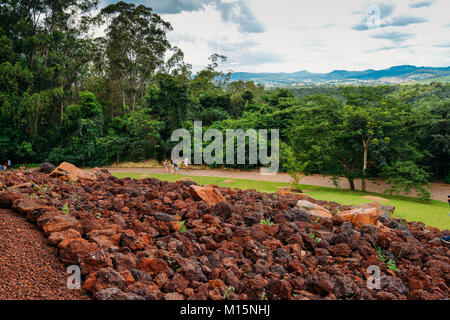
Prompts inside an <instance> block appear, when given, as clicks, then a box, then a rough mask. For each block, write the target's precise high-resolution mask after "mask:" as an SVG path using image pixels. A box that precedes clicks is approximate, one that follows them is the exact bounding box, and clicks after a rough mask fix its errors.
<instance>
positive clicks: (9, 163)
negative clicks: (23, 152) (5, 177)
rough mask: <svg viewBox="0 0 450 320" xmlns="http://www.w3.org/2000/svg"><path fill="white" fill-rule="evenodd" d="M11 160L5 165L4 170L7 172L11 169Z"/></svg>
mask: <svg viewBox="0 0 450 320" xmlns="http://www.w3.org/2000/svg"><path fill="white" fill-rule="evenodd" d="M11 165H12V164H11V160H8V162H7V165H6V169H7V170H9V169H11Z"/></svg>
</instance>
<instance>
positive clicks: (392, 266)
mask: <svg viewBox="0 0 450 320" xmlns="http://www.w3.org/2000/svg"><path fill="white" fill-rule="evenodd" d="M377 253H378V257H379V258H380V260H381V261H382V262H383V263H384V264H385V265H386V267H388V269H390V270H392V271H398V268H397V263H396V262H395V260H393V259H388V258H386V257H385V256H384V255H383V254H382V253H381V248H378V249H377Z"/></svg>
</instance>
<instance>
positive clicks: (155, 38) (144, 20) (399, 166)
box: [0, 0, 450, 198]
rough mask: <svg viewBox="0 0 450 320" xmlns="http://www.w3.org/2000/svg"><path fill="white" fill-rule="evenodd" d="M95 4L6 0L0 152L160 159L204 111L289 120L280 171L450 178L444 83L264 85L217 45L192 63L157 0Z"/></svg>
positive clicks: (398, 186)
mask: <svg viewBox="0 0 450 320" xmlns="http://www.w3.org/2000/svg"><path fill="white" fill-rule="evenodd" d="M74 5H76V8H78V9H76V10H74V8H75V7H74ZM97 7H98V1H96V0H69V1H62V0H20V1H19V0H2V2H1V4H0V161H3V162H4V161H6V160H7V159H11V160H12V161H13V162H14V163H22V162H24V163H40V162H43V161H50V162H53V163H56V164H58V163H59V162H61V161H69V162H72V163H74V164H76V165H80V166H101V165H109V164H112V163H113V162H122V161H140V160H144V159H158V160H162V159H164V158H168V157H170V153H171V150H172V148H173V146H174V145H175V144H176V143H175V142H171V141H170V138H171V134H172V132H173V131H174V130H175V129H178V128H185V129H188V130H193V121H200V120H201V121H203V129H204V130H207V129H209V128H216V129H219V130H225V129H238V128H242V129H245V130H247V129H256V130H257V129H280V139H281V141H282V142H281V149H280V157H281V159H280V160H281V166H282V169H283V170H285V171H289V172H293V171H297V170H300V169H301V171H305V172H306V173H322V174H330V175H335V176H341V177H345V178H347V179H348V181H349V183H350V185H351V186H352V188H354V180H355V179H361V178H362V179H370V178H375V177H383V178H386V179H388V180H389V182H391V183H392V188H391V190H389V191H391V192H394V193H395V192H399V191H407V190H409V189H412V188H413V189H416V190H418V191H419V192H420V194H421V196H422V197H423V198H427V197H428V194H427V191H426V189H425V188H424V187H423V186H424V185H426V184H427V182H428V181H430V179H440V180H442V179H446V180H447V181H448V182H449V183H450V173H449V167H450V166H449V152H450V151H449V150H450V126H449V114H450V85H448V84H440V83H432V84H430V85H408V86H372V87H369V86H366V87H315V88H304V89H294V90H287V89H274V90H265V88H264V87H262V86H260V85H257V84H255V83H253V82H243V81H236V82H231V81H230V80H229V79H230V74H226V73H223V72H222V71H221V69H222V68H221V66H222V64H223V63H224V62H225V61H226V57H224V56H221V55H218V54H214V55H212V56H211V57H210V64H209V65H207V66H205V68H204V70H202V71H200V72H198V73H196V74H193V72H192V68H191V66H190V65H189V64H188V63H187V62H185V61H184V56H183V52H182V51H181V50H180V49H179V48H177V47H175V46H173V45H172V44H171V43H170V42H169V41H168V38H167V34H168V32H170V31H171V30H172V27H171V25H170V23H168V22H166V21H164V20H163V19H162V18H161V17H160V16H159V15H158V14H157V13H155V12H153V11H152V9H151V8H148V7H146V6H144V5H134V4H129V3H124V2H118V3H116V4H113V5H109V6H107V7H105V8H103V9H101V10H95V9H97ZM74 16H79V18H77V19H74ZM92 30H96V31H95V32H93V31H92ZM247 168H251V166H247Z"/></svg>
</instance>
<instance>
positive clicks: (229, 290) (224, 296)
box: [222, 287, 236, 300]
mask: <svg viewBox="0 0 450 320" xmlns="http://www.w3.org/2000/svg"><path fill="white" fill-rule="evenodd" d="M235 291H236V289H235V288H234V287H228V288H226V289H225V290H224V292H223V297H222V298H223V300H226V299H228V297H229V296H230V293H232V292H235Z"/></svg>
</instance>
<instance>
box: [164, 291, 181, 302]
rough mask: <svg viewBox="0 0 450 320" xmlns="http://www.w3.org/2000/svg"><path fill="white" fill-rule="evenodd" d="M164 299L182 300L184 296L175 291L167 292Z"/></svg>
mask: <svg viewBox="0 0 450 320" xmlns="http://www.w3.org/2000/svg"><path fill="white" fill-rule="evenodd" d="M164 300H184V296H183V295H182V294H179V293H177V292H169V293H166V294H165V295H164Z"/></svg>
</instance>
